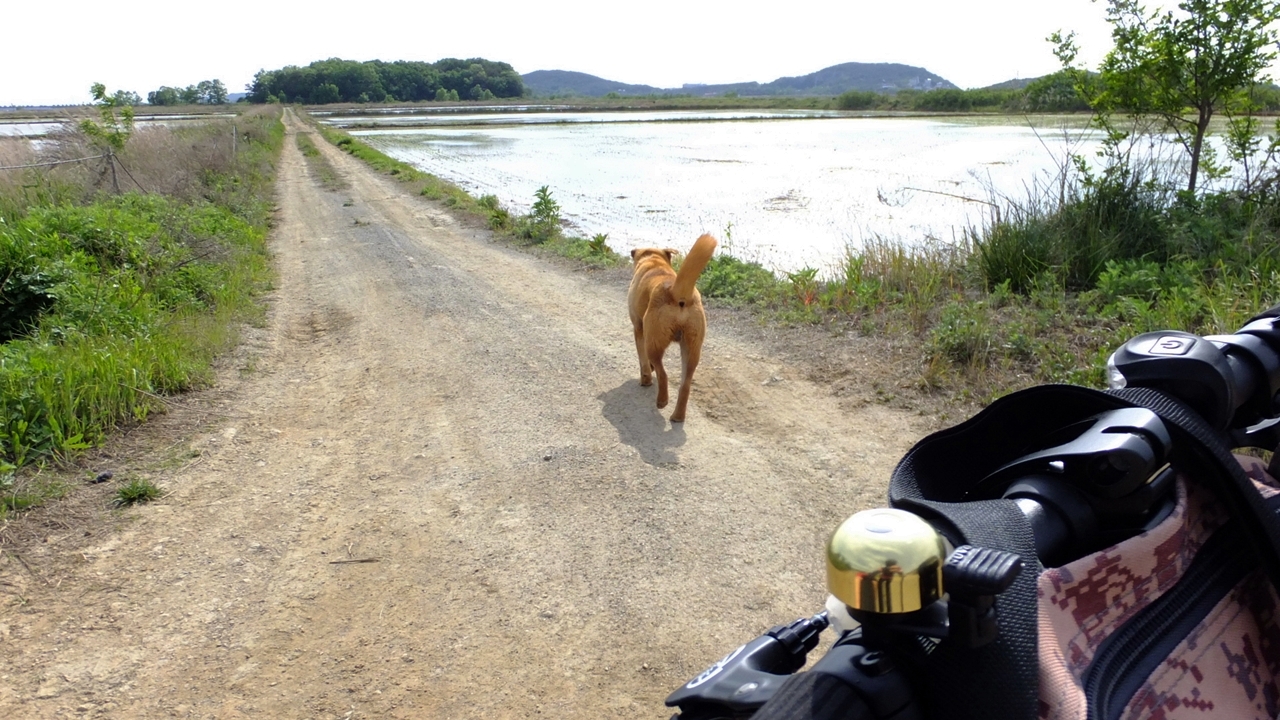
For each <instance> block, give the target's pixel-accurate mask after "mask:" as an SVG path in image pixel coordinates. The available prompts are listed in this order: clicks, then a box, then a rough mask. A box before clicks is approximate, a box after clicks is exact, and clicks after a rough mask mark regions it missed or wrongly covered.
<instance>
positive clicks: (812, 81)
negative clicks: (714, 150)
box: [520, 62, 956, 97]
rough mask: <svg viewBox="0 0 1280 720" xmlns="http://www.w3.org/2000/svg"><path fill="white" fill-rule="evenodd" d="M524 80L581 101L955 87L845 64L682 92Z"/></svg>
mask: <svg viewBox="0 0 1280 720" xmlns="http://www.w3.org/2000/svg"><path fill="white" fill-rule="evenodd" d="M520 79H521V80H522V81H523V82H524V86H525V87H526V88H528V89H529V91H530V92H532V93H533V94H534V95H535V96H539V97H546V96H550V95H581V96H585V97H603V96H605V95H607V94H609V93H617V94H619V95H664V94H665V95H724V94H725V93H737V94H739V95H839V94H841V93H843V92H848V91H849V90H873V91H876V92H896V91H898V90H936V89H938V88H952V89H955V88H956V85H954V84H953V83H951V82H949V81H947V80H945V79H943V78H941V77H939V76H937V75H934V74H933V73H931V72H929V71H928V70H925V69H924V68H918V67H913V66H911V65H900V64H897V63H855V62H851V63H843V64H841V65H832V66H831V67H829V68H823V69H822V70H819V71H817V72H813V73H809V74H808V75H801V76H799V77H783V78H778V79H777V80H774V81H773V82H769V83H758V82H743V83H727V84H721V85H701V84H695V83H687V84H685V85H683V86H681V87H679V88H656V87H653V86H651V85H629V84H627V83H620V82H616V81H613V80H606V79H604V78H600V77H596V76H595V75H588V74H587V73H580V72H570V71H567V70H535V71H534V72H531V73H528V74H526V75H521V76H520Z"/></svg>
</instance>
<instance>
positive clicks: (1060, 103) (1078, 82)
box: [836, 70, 1280, 113]
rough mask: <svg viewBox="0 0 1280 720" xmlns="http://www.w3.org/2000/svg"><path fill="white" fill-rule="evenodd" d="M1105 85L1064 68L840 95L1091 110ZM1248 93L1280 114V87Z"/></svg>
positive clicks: (905, 102) (885, 102) (906, 102)
mask: <svg viewBox="0 0 1280 720" xmlns="http://www.w3.org/2000/svg"><path fill="white" fill-rule="evenodd" d="M1103 83H1104V81H1103V78H1102V76H1101V75H1100V74H1098V73H1081V72H1077V71H1074V70H1063V71H1059V72H1056V73H1053V74H1051V75H1046V76H1044V77H1041V78H1036V79H1035V80H1031V81H1029V82H1027V83H1026V85H1025V86H1023V87H1020V88H1004V87H995V88H978V89H975V90H954V89H939V90H923V91H922V90H898V91H896V92H893V93H878V92H874V91H870V90H850V91H849V92H846V93H843V94H842V95H840V96H838V97H837V98H836V106H837V107H839V108H840V109H841V110H915V111H919V112H984V111H990V112H1005V113H1023V112H1031V113H1057V112H1092V111H1093V110H1094V105H1093V104H1092V103H1093V100H1095V99H1096V98H1099V97H1101V96H1102V95H1103V90H1104V89H1105V88H1104V84H1103ZM1248 94H1249V98H1250V99H1251V102H1252V103H1253V104H1254V107H1255V108H1256V109H1257V110H1259V111H1262V112H1266V113H1276V112H1280V87H1277V86H1275V85H1271V84H1256V85H1254V86H1252V87H1250V88H1248Z"/></svg>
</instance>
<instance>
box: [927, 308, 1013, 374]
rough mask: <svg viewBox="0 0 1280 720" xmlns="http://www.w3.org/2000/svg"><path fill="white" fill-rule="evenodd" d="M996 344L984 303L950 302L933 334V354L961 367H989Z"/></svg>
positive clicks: (931, 352) (929, 343)
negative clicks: (986, 365)
mask: <svg viewBox="0 0 1280 720" xmlns="http://www.w3.org/2000/svg"><path fill="white" fill-rule="evenodd" d="M996 345H997V343H996V336H995V329H994V327H993V323H992V319H991V317H990V314H989V312H988V311H987V308H986V306H985V305H984V304H983V303H973V302H951V303H948V304H947V305H946V306H945V307H944V308H943V309H942V315H941V317H940V318H939V319H938V323H937V325H935V326H934V327H933V329H932V330H931V331H930V332H929V342H928V347H929V354H930V355H931V356H934V357H943V358H946V359H947V360H949V361H951V362H952V363H955V364H957V365H984V364H986V362H987V360H988V359H989V358H990V357H991V354H992V350H993V348H995V347H996Z"/></svg>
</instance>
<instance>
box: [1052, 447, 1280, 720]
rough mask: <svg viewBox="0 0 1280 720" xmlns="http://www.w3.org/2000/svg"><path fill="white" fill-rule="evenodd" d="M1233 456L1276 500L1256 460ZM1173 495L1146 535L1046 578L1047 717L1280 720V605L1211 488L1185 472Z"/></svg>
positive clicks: (1277, 490) (1279, 495) (1278, 493)
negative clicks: (1170, 505)
mask: <svg viewBox="0 0 1280 720" xmlns="http://www.w3.org/2000/svg"><path fill="white" fill-rule="evenodd" d="M1237 459H1238V461H1239V462H1240V464H1241V466H1242V467H1243V468H1244V470H1245V471H1246V474H1247V475H1248V476H1249V478H1250V480H1252V482H1253V484H1254V486H1255V487H1256V488H1257V490H1258V492H1259V493H1260V495H1261V496H1262V497H1264V498H1267V500H1268V504H1269V505H1270V504H1273V503H1276V502H1277V501H1280V485H1278V484H1277V482H1276V480H1275V479H1274V478H1272V477H1271V476H1270V475H1269V474H1268V473H1267V470H1266V466H1265V465H1264V464H1263V463H1262V462H1261V461H1260V460H1258V459H1257V458H1253V457H1246V456H1239V457H1238V458H1237ZM1177 492H1178V499H1177V505H1176V507H1175V509H1174V511H1173V513H1172V514H1171V515H1170V516H1169V517H1168V518H1166V519H1165V520H1164V521H1163V522H1161V523H1160V524H1159V525H1158V526H1156V527H1155V528H1153V529H1151V530H1150V531H1148V532H1145V533H1143V534H1141V535H1139V536H1136V537H1133V538H1130V539H1128V540H1125V541H1123V542H1120V543H1119V544H1117V545H1114V546H1112V547H1110V548H1107V549H1105V550H1102V551H1100V552H1097V553H1094V554H1091V555H1088V556H1086V557H1083V558H1081V559H1079V560H1076V561H1074V562H1071V563H1068V564H1066V565H1063V566H1061V567H1056V568H1049V569H1047V570H1045V571H1044V572H1042V573H1041V574H1040V577H1039V579H1038V582H1037V589H1038V596H1039V630H1040V641H1039V659H1040V712H1039V715H1040V717H1041V718H1046V719H1048V720H1085V719H1086V718H1089V719H1090V720H1093V719H1095V718H1096V719H1097V720H1111V719H1113V718H1124V719H1126V720H1136V719H1138V718H1160V719H1162V720H1163V719H1167V720H1176V719H1179V718H1205V719H1211V718H1222V719H1224V720H1255V719H1256V720H1272V719H1273V718H1276V717H1277V716H1278V715H1280V689H1278V688H1277V684H1276V678H1277V677H1278V676H1280V624H1278V623H1277V617H1276V611H1277V608H1280V598H1278V597H1277V595H1276V592H1275V590H1274V588H1273V587H1272V585H1271V583H1270V582H1269V581H1268V579H1267V576H1266V573H1265V571H1264V570H1263V568H1262V567H1261V565H1260V564H1259V563H1258V562H1257V558H1256V556H1255V555H1254V554H1253V553H1252V552H1250V549H1249V548H1248V546H1247V543H1246V542H1245V538H1244V536H1243V534H1242V533H1241V532H1240V530H1239V528H1238V526H1236V525H1233V523H1232V521H1231V516H1230V513H1228V512H1227V509H1226V508H1225V507H1224V505H1223V503H1222V502H1221V501H1220V500H1219V499H1218V498H1217V497H1215V496H1214V494H1213V492H1212V491H1211V490H1210V489H1208V488H1206V487H1204V484H1203V483H1201V482H1197V480H1196V479H1195V478H1191V477H1186V476H1181V477H1179V478H1178V488H1177Z"/></svg>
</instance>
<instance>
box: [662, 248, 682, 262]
mask: <svg viewBox="0 0 1280 720" xmlns="http://www.w3.org/2000/svg"><path fill="white" fill-rule="evenodd" d="M662 252H664V253H666V256H667V262H671V258H673V257H675V256H676V255H678V254H679V253H680V251H679V250H676V249H675V248H667V249H666V250H663V251H662Z"/></svg>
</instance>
